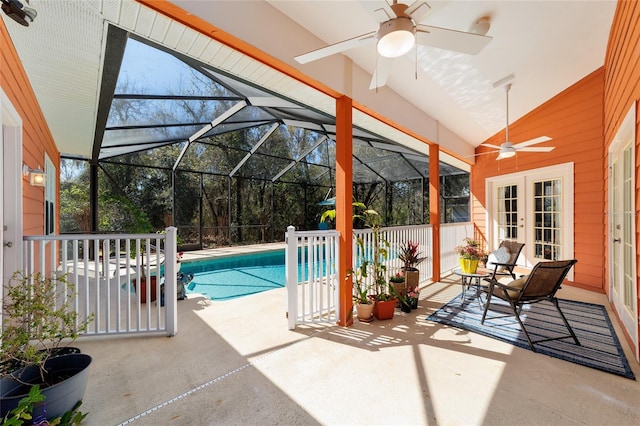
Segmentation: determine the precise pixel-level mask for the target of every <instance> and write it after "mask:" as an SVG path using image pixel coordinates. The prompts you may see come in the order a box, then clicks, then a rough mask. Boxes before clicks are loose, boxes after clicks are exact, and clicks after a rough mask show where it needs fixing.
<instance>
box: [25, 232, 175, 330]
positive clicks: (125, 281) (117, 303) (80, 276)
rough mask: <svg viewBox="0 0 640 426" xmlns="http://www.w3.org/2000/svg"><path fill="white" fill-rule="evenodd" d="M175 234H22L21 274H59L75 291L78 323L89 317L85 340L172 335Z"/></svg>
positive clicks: (173, 322)
mask: <svg viewBox="0 0 640 426" xmlns="http://www.w3.org/2000/svg"><path fill="white" fill-rule="evenodd" d="M176 236H177V229H176V228H174V227H170V228H167V229H166V230H165V233H164V234H142V235H137V234H136V235H127V234H106V235H105V234H103V235H98V234H95V235H94V234H84V235H43V236H24V237H23V243H24V262H25V265H24V270H23V273H24V274H25V275H27V276H28V275H30V274H35V273H42V274H55V275H57V276H61V275H62V276H64V277H65V278H66V281H67V282H68V283H70V284H72V285H73V286H74V287H75V294H76V299H75V301H74V304H73V306H74V309H75V311H76V312H78V317H79V321H82V320H84V319H85V318H88V317H89V316H90V315H93V316H94V319H93V321H92V322H90V323H89V327H88V329H87V330H86V331H85V333H84V335H85V336H99V335H113V334H139V333H163V334H167V335H169V336H173V335H175V334H176V332H177V326H178V325H177V302H176V288H177V272H178V263H177V257H176V256H177V252H176ZM138 277H143V278H142V279H141V280H138ZM157 277H160V279H157ZM139 281H141V282H139ZM143 294H144V296H143ZM163 294H164V295H165V296H163ZM169 295H173V297H169ZM143 297H144V298H146V300H142V299H143Z"/></svg>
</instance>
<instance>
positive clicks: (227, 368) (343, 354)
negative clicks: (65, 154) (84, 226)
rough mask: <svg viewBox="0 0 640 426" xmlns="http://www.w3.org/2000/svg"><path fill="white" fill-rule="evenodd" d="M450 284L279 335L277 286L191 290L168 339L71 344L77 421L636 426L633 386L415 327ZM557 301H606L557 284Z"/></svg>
mask: <svg viewBox="0 0 640 426" xmlns="http://www.w3.org/2000/svg"><path fill="white" fill-rule="evenodd" d="M457 278H458V277H450V278H447V279H444V280H443V281H442V282H439V283H433V284H429V285H427V286H426V287H424V288H423V290H422V292H421V300H420V304H419V309H417V310H414V311H412V312H411V313H410V314H405V313H402V312H400V311H399V310H396V315H395V317H394V319H393V320H389V321H374V322H372V323H371V324H364V323H359V322H357V321H356V323H355V324H354V326H353V327H349V328H343V327H338V326H335V325H326V326H299V327H297V328H296V330H294V331H290V330H288V329H287V320H286V317H285V311H286V292H285V289H276V290H270V291H267V292H264V293H260V294H255V295H251V296H246V297H243V298H240V299H235V300H229V301H224V302H216V301H211V300H205V299H204V298H202V297H196V296H194V295H190V297H189V298H188V299H187V300H184V301H179V302H178V320H179V323H178V334H177V335H176V336H174V337H171V338H168V337H164V336H157V337H122V338H102V339H84V340H82V339H81V340H79V341H77V342H76V344H75V345H76V346H78V347H80V348H81V350H82V351H83V352H85V353H88V354H90V355H91V356H92V357H93V360H94V361H93V364H92V366H91V372H90V378H89V385H88V388H87V392H86V394H85V399H84V403H83V406H82V411H83V412H88V413H89V415H88V417H87V418H86V420H85V422H84V423H83V424H86V425H118V424H135V425H192V424H193V425H214V424H215V425H275V424H278V425H313V424H322V425H365V424H366V425H382V424H387V425H481V424H482V425H527V424H531V425H534V424H535V425H576V424H584V425H637V424H640V382H638V381H634V380H629V379H626V378H623V377H618V376H615V375H612V374H608V373H604V372H601V371H598V370H594V369H591V368H587V367H582V366H579V365H576V364H572V363H570V362H567V361H562V360H558V359H554V358H551V357H548V356H546V355H540V354H536V353H533V352H531V351H528V350H524V349H521V348H517V347H514V346H511V345H508V344H506V343H502V342H499V341H497V340H493V339H490V338H487V337H484V336H480V335H477V334H474V333H470V332H466V331H461V330H457V329H454V328H449V327H446V326H443V325H441V324H437V323H432V322H428V321H424V320H423V319H424V316H425V315H428V314H429V313H430V312H432V311H434V310H436V309H438V308H439V307H440V306H441V305H443V304H444V303H446V302H447V301H449V300H450V299H452V298H453V297H454V296H455V295H456V294H458V293H459V291H460V285H459V281H458V279H457ZM559 296H560V297H563V298H567V299H574V300H581V301H586V302H591V303H599V304H602V305H606V298H605V296H604V295H601V294H594V293H591V292H588V291H584V290H579V289H575V288H571V287H567V286H565V287H564V288H563V289H562V290H561V291H560V293H559ZM609 315H610V316H611V319H612V320H613V322H614V324H615V326H616V331H617V333H618V336H619V337H620V336H621V332H620V328H619V326H618V325H617V322H616V321H615V317H614V315H613V314H612V313H611V312H610V313H609ZM620 340H621V341H623V344H624V349H625V352H626V354H627V359H628V360H629V363H630V364H631V367H632V369H633V371H634V374H635V375H636V377H640V367H639V366H638V364H637V363H636V362H635V361H634V357H633V354H632V353H631V352H630V349H629V347H628V345H627V344H626V343H625V342H624V339H620Z"/></svg>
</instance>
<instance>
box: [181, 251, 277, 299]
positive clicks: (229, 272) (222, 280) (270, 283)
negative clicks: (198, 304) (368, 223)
mask: <svg viewBox="0 0 640 426" xmlns="http://www.w3.org/2000/svg"><path fill="white" fill-rule="evenodd" d="M180 272H191V273H193V280H192V281H191V283H189V286H188V288H187V294H188V293H199V294H202V295H204V296H206V297H208V298H209V299H212V300H228V299H235V298H236V297H241V296H246V295H248V294H254V293H260V292H262V291H266V290H271V289H274V288H280V287H284V286H285V283H286V273H285V266H284V249H282V250H271V251H267V252H258V253H248V254H242V255H234V256H224V257H217V258H211V259H204V260H196V261H191V262H183V263H182V265H181V267H180Z"/></svg>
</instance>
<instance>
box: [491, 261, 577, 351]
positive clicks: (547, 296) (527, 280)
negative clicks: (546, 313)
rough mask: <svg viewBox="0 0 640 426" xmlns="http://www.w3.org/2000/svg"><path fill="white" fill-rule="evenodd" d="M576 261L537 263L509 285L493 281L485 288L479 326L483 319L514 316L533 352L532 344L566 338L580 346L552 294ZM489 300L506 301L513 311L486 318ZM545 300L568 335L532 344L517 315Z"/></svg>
mask: <svg viewBox="0 0 640 426" xmlns="http://www.w3.org/2000/svg"><path fill="white" fill-rule="evenodd" d="M576 262H578V261H577V260H575V259H572V260H558V261H552V262H540V263H538V264H537V265H536V266H534V267H533V269H532V270H531V273H530V274H529V275H527V276H525V277H522V278H519V279H517V280H515V281H512V282H510V283H509V284H503V283H501V282H499V281H497V280H496V279H495V278H493V279H492V280H491V284H490V285H489V288H488V289H487V293H488V295H487V302H486V304H485V307H484V312H483V313H482V320H481V321H480V323H481V324H484V321H485V319H492V318H504V317H505V316H512V315H515V317H516V319H517V320H518V323H519V324H520V328H521V329H522V331H523V333H524V335H525V337H526V338H527V341H528V342H529V346H531V350H532V351H533V352H537V351H536V348H535V347H534V346H533V344H534V343H541V342H547V341H550V340H559V339H566V338H568V337H571V338H573V340H574V342H575V343H576V345H578V346H580V342H579V341H578V338H577V337H576V334H575V333H574V332H573V329H572V328H571V326H570V325H569V322H568V321H567V318H566V317H565V316H564V314H563V313H562V310H560V306H559V305H558V299H557V298H556V292H557V291H558V290H559V289H560V286H561V285H562V281H563V280H564V279H565V277H566V276H567V274H568V273H569V270H570V269H571V267H572V266H573V265H574V264H575V263H576ZM492 297H498V298H500V299H502V300H504V301H506V302H508V303H509V305H510V306H511V309H512V310H513V314H509V315H502V316H499V317H489V318H487V311H489V307H490V305H491V298H492ZM545 300H546V301H549V302H551V303H553V305H554V306H555V307H556V309H557V310H558V313H559V314H560V317H562V321H563V322H564V325H565V326H566V327H567V330H569V334H568V335H563V336H557V337H551V338H548V339H540V340H536V341H532V340H531V338H530V337H529V333H527V330H526V328H525V327H524V324H523V323H522V320H521V319H520V313H521V311H522V307H523V306H524V305H526V304H532V303H538V302H542V301H545Z"/></svg>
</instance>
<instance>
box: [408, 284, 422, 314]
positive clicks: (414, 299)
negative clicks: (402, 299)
mask: <svg viewBox="0 0 640 426" xmlns="http://www.w3.org/2000/svg"><path fill="white" fill-rule="evenodd" d="M419 297H420V287H418V286H415V287H409V288H407V300H408V302H409V306H411V309H418V299H419Z"/></svg>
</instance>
